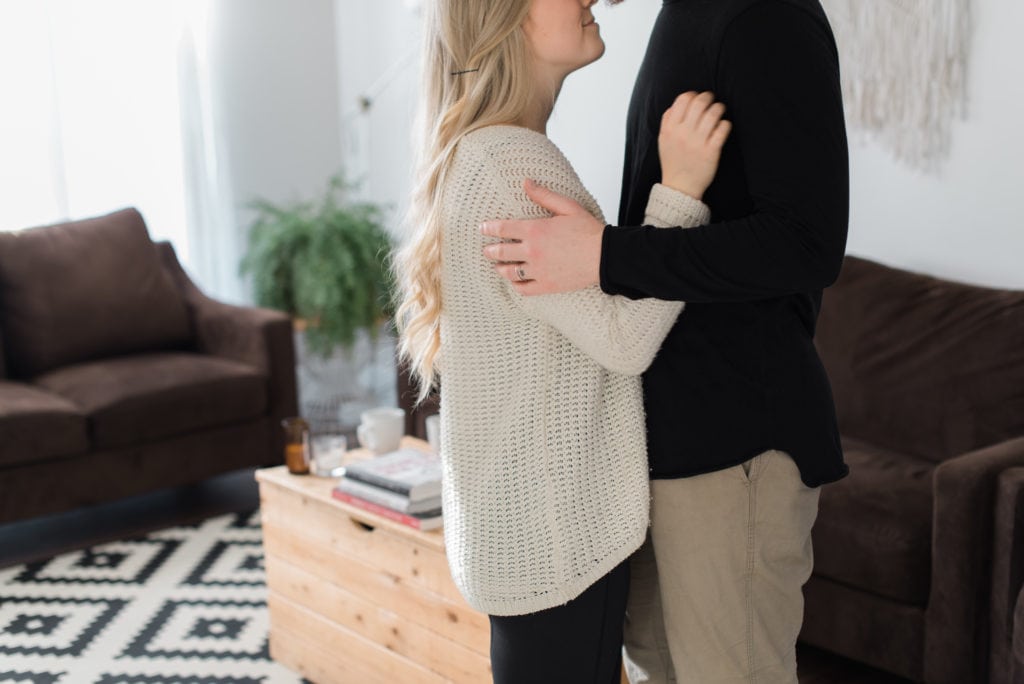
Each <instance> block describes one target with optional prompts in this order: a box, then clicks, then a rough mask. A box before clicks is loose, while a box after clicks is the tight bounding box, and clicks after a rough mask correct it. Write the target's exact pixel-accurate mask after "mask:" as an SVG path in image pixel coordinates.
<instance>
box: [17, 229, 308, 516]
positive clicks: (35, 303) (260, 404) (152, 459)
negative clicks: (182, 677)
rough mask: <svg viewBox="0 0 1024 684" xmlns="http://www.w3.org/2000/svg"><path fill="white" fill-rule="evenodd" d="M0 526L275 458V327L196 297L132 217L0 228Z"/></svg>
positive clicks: (280, 360)
mask: <svg viewBox="0 0 1024 684" xmlns="http://www.w3.org/2000/svg"><path fill="white" fill-rule="evenodd" d="M0 345H2V351H3V353H2V354H0V361H2V363H0V523H2V522H8V521H12V520H17V519H20V518H27V517H31V516H36V515H41V514H46V513H53V512H57V511H62V510H66V509H70V508H74V507H77V506H82V505H87V504H92V503H96V502H100V501H104V500H108V499H114V498H118V497H123V496H128V495H132V494H137V493H141V492H144V491H147V490H152V489H158V488H162V487H168V486H172V485H179V484H184V483H190V482H195V481H198V480H201V479H204V478H207V477H209V476H212V475H215V474H218V473H222V472H226V471H230V470H234V469H238V468H244V467H252V466H262V465H268V464H273V463H278V462H280V461H281V460H282V459H281V453H282V448H281V443H280V440H281V437H280V435H279V433H280V428H279V423H280V420H281V418H282V417H284V416H287V415H294V414H295V413H296V387H295V364H294V349H293V338H292V328H291V322H290V320H289V318H288V317H287V316H285V315H284V314H281V313H278V312H273V311H268V310H264V309H256V308H245V307H237V306H229V305H227V304H223V303H220V302H217V301H214V300H212V299H210V298H208V297H206V296H205V295H203V293H202V292H200V291H199V290H198V289H197V288H196V286H195V285H194V284H193V283H192V282H191V281H190V280H189V278H188V276H187V275H186V274H185V273H184V271H183V270H182V268H181V266H180V265H179V263H178V260H177V258H176V257H175V254H174V250H173V249H172V248H171V246H170V245H169V244H167V243H159V244H154V243H153V242H152V241H151V240H150V237H149V234H148V231H147V230H146V226H145V223H144V222H143V219H142V216H141V215H140V214H139V213H138V212H137V211H135V210H134V209H127V210H123V211H119V212H116V213H113V214H110V215H107V216H102V217H99V218H94V219H89V220H84V221H77V222H72V223H65V224H60V225H55V226H46V227H42V228H33V229H30V230H25V231H20V232H17V233H0Z"/></svg>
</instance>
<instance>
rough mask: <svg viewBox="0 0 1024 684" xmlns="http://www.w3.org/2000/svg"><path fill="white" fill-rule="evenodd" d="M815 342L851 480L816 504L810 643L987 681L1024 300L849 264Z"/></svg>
mask: <svg viewBox="0 0 1024 684" xmlns="http://www.w3.org/2000/svg"><path fill="white" fill-rule="evenodd" d="M816 344H817V346H818V348H819V351H820V353H821V357H822V360H823V362H824V364H825V367H826V369H827V370H828V374H829V377H830V378H831V381H832V386H833V392H834V395H835V401H836V408H837V411H838V415H839V425H840V431H841V432H842V437H843V443H844V447H845V451H846V459H847V462H848V463H849V465H850V475H849V476H848V477H847V478H845V479H844V480H841V481H840V482H837V483H834V484H831V485H828V486H826V487H824V488H823V490H822V493H821V505H820V511H819V515H818V519H817V523H816V525H815V528H814V554H815V570H814V574H813V576H812V577H811V579H810V581H809V582H808V584H807V586H806V588H805V598H806V605H805V620H804V627H803V631H802V633H801V640H802V641H804V642H806V643H809V644H811V645H814V646H818V647H821V648H824V649H827V650H830V651H833V652H835V653H839V654H841V655H844V656H847V657H849V658H853V659H855V660H859V661H861V662H865V663H868V664H871V665H873V666H875V667H878V668H881V669H884V670H888V671H890V672H893V673H896V674H899V675H902V676H904V677H907V678H909V679H912V680H914V681H921V682H928V683H930V684H940V683H949V684H967V683H976V682H988V681H989V674H990V669H989V660H990V638H992V636H994V635H990V632H991V631H992V626H991V624H990V613H991V610H990V602H991V601H992V600H993V598H992V597H993V596H994V594H993V563H994V555H995V554H996V551H994V549H996V548H1002V549H1003V550H1002V551H999V553H1007V551H1005V545H1006V542H1005V539H1000V540H997V539H996V537H997V533H996V525H995V522H994V519H995V511H996V503H997V488H998V484H999V480H1000V477H1001V476H1002V475H1003V473H1004V471H1007V470H1008V469H1010V468H1012V467H1014V466H1022V465H1024V292H1014V291H1004V290H996V289H987V288H982V287H974V286H970V285H964V284H960V283H954V282H950V281H946V280H941V279H938V278H932V277H928V276H924V275H918V274H914V273H909V272H906V271H901V270H898V269H893V268H887V267H885V266H882V265H880V264H876V263H873V262H870V261H867V260H864V259H859V258H856V257H848V258H847V259H846V263H845V265H844V267H843V271H842V274H841V275H840V278H839V280H838V282H836V284H835V285H834V286H833V287H831V288H829V289H828V290H827V291H826V292H825V295H824V299H823V303H822V309H821V316H820V318H819V323H818V329H817V336H816ZM998 534H999V535H1005V532H1004V531H999V532H998ZM997 542H998V543H997ZM1000 545H1002V546H1000ZM1017 553H1018V555H1019V551H1018V552H1017ZM1014 562H1015V563H1016V570H1015V571H1014V572H1016V573H1017V575H1016V576H1017V578H1018V579H1017V580H1015V581H1016V583H1017V586H1018V587H1019V584H1020V582H1019V573H1020V567H1019V565H1020V559H1019V558H1018V559H1017V560H1015V561H1014ZM1009 581H1010V580H1009V579H1005V578H1004V580H1003V582H1002V584H1003V586H1002V587H1001V588H1000V587H997V589H1001V591H1002V593H1003V599H1002V600H1004V601H1007V602H1008V601H1009V599H1008V598H1007V593H1008V592H1009V591H1010V588H1009ZM1013 596H1014V600H1015V598H1016V596H1017V593H1014V594H1013ZM1018 608H1019V607H1018ZM1005 612H1006V611H1005V609H1004V613H1005ZM1018 613H1019V610H1018ZM1019 619H1020V618H1019ZM1018 624H1020V623H1018ZM1004 662H1005V661H1004ZM992 667H993V669H992V672H995V671H996V668H1000V667H1002V664H1000V663H993V664H992Z"/></svg>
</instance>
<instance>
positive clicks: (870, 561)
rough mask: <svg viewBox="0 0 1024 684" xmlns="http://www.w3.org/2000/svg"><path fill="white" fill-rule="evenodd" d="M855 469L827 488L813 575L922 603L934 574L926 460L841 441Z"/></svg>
mask: <svg viewBox="0 0 1024 684" xmlns="http://www.w3.org/2000/svg"><path fill="white" fill-rule="evenodd" d="M843 450H844V452H845V456H846V462H847V464H849V466H850V474H849V475H848V476H847V477H845V478H844V479H842V480H839V481H838V482H833V483H832V484H830V485H828V486H826V487H823V488H822V490H821V502H820V505H819V509H818V519H817V521H816V522H815V524H814V532H813V538H814V572H815V574H816V575H820V576H822V577H826V578H828V579H831V580H834V581H836V582H841V583H843V584H846V585H848V586H852V587H856V588H858V589H862V590H864V591H867V592H870V593H873V594H877V595H879V596H884V597H886V598H890V599H894V600H896V601H900V602H902V603H909V604H914V605H922V606H923V605H924V604H925V603H927V601H928V591H929V589H930V583H929V578H930V577H931V546H932V544H931V540H932V537H931V535H932V491H933V489H932V473H933V472H934V470H935V465H934V464H933V463H930V462H929V461H924V460H921V459H917V458H913V457H911V456H904V455H901V454H896V453H893V452H888V451H885V450H882V449H879V448H877V447H874V446H872V445H869V444H866V443H864V442H858V441H855V440H850V439H844V440H843Z"/></svg>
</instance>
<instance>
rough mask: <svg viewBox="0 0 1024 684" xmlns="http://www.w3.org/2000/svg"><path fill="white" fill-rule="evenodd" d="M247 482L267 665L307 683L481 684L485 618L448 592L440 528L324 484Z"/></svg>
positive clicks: (277, 478)
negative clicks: (255, 525) (378, 510)
mask: <svg viewBox="0 0 1024 684" xmlns="http://www.w3.org/2000/svg"><path fill="white" fill-rule="evenodd" d="M417 443H418V444H421V445H422V446H424V447H425V446H426V445H425V444H423V443H421V442H413V441H411V440H410V441H409V445H415V444H417ZM256 478H257V480H258V481H259V486H260V500H261V506H262V521H263V544H264V550H265V564H266V572H267V587H268V596H267V602H268V605H269V608H270V655H271V657H273V658H274V659H275V660H277V661H278V662H280V663H282V664H284V665H285V666H287V667H289V668H291V669H293V670H295V671H296V672H299V673H301V674H302V675H303V676H304V677H307V678H308V679H310V680H312V681H314V682H316V684H355V683H359V684H364V683H365V684H372V683H376V682H380V683H381V684H399V683H400V684H416V683H419V682H424V683H429V684H435V683H437V684H440V683H441V682H472V683H474V684H479V683H483V682H490V681H491V669H490V659H489V655H488V653H489V640H490V634H489V631H490V628H489V624H488V619H487V616H486V615H483V614H481V613H478V612H476V611H474V610H473V609H471V608H470V607H469V606H468V605H467V604H466V602H465V601H464V600H463V599H462V597H461V596H460V595H459V592H458V590H457V589H456V588H455V585H454V583H453V582H452V579H451V576H450V574H449V571H448V562H447V560H446V558H445V552H444V543H443V537H442V533H441V532H440V530H437V531H431V532H420V531H417V530H414V529H412V528H409V527H406V526H404V525H401V524H399V523H395V522H392V521H390V520H386V519H383V518H380V517H378V516H375V515H374V514H372V513H367V512H365V511H362V510H360V509H358V508H353V507H352V506H348V505H346V504H344V503H342V502H340V501H337V500H335V499H333V498H332V497H331V488H332V486H333V485H334V483H335V480H333V479H330V478H320V477H315V476H312V475H300V476H296V475H291V474H289V473H288V471H287V470H286V469H285V468H284V466H280V467H277V468H268V469H265V470H260V471H258V472H257V475H256Z"/></svg>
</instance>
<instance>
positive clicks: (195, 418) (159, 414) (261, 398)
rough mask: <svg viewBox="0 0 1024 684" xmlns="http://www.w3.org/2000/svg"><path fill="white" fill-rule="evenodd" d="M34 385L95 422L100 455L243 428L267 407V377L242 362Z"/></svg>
mask: <svg viewBox="0 0 1024 684" xmlns="http://www.w3.org/2000/svg"><path fill="white" fill-rule="evenodd" d="M35 383H36V384H37V385H38V386H40V387H42V388H45V389H46V390H49V391H51V392H54V393H55V394H59V395H60V396H62V397H65V398H66V399H68V400H69V401H71V402H72V403H73V404H75V405H76V406H77V407H78V408H79V409H81V410H82V411H83V412H84V413H85V414H86V415H87V416H88V417H89V422H90V430H91V438H92V442H93V447H94V448H96V449H105V448H111V447H119V446H126V445H130V444H139V443H143V442H148V441H153V440H159V439H163V438H166V437H170V436H173V435H180V434H183V433H187V432H191V431H194V430H202V429H204V428H210V427H215V426H222V425H227V424H231V423H238V422H242V421H245V420H249V419H251V418H254V417H257V416H259V415H261V414H262V413H264V411H265V409H266V406H267V378H266V376H265V375H264V374H262V373H260V372H259V371H257V370H255V369H253V368H251V367H250V366H246V365H244V364H241V363H237V362H235V361H228V360H226V359H220V358H216V357H213V356H204V355H200V354H190V353H184V352H178V353H156V354H143V355H136V356H125V357H121V358H116V359H109V360H103V361H91V362H87V363H81V364H76V365H74V366H68V367H65V368H61V369H59V370H55V371H51V372H49V373H46V374H45V375H41V376H39V377H38V378H36V380H35Z"/></svg>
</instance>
